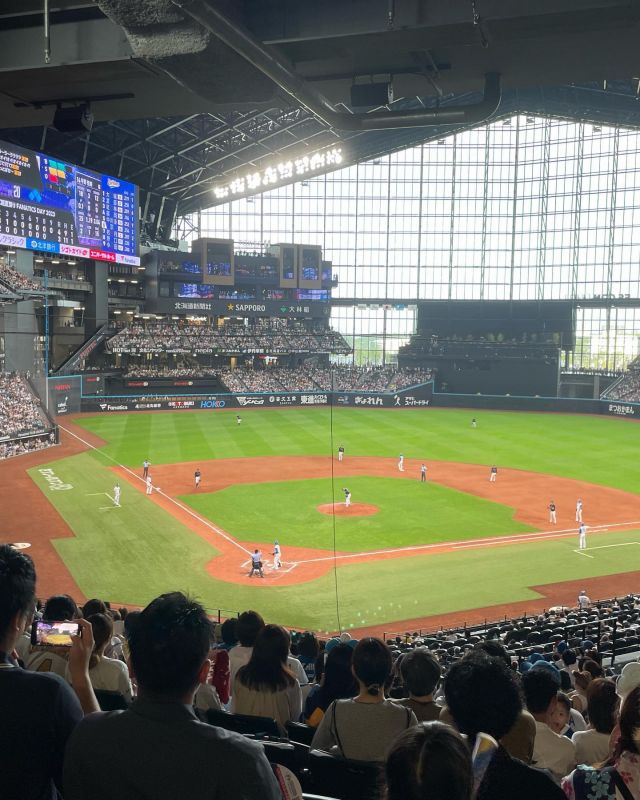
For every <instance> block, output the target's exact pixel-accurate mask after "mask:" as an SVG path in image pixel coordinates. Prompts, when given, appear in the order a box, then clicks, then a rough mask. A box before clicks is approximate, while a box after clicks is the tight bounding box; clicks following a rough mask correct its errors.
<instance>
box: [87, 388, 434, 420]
mask: <svg viewBox="0 0 640 800" xmlns="http://www.w3.org/2000/svg"><path fill="white" fill-rule="evenodd" d="M431 390H432V385H431V384H424V385H423V386H414V387H411V388H410V389H404V390H401V391H398V392H394V393H386V392H279V393H276V392H274V393H268V392H264V393H258V392H246V393H243V394H224V393H221V394H183V395H159V394H153V395H151V394H149V395H135V396H132V395H126V394H122V395H107V396H100V397H87V396H85V397H83V398H82V411H87V412H96V411H97V412H104V413H114V412H118V411H120V412H122V411H179V410H190V411H197V410H202V411H206V410H209V411H219V410H222V409H225V408H235V409H243V408H244V409H249V408H288V407H307V408H308V407H310V406H328V405H335V406H349V407H351V408H426V407H428V406H429V405H430V403H431Z"/></svg>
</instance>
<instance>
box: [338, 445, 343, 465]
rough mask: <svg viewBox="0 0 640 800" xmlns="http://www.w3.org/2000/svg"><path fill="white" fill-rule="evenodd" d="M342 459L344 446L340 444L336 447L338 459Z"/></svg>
mask: <svg viewBox="0 0 640 800" xmlns="http://www.w3.org/2000/svg"><path fill="white" fill-rule="evenodd" d="M343 459H344V447H343V446H342V445H340V447H339V448H338V461H342V460H343Z"/></svg>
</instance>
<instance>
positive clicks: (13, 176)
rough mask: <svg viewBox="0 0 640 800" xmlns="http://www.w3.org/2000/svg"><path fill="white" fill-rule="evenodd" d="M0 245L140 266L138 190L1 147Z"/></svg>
mask: <svg viewBox="0 0 640 800" xmlns="http://www.w3.org/2000/svg"><path fill="white" fill-rule="evenodd" d="M0 244H4V245H9V246H11V247H23V248H25V249H27V250H36V251H39V252H42V253H49V254H53V253H60V254H62V255H67V256H76V257H78V258H93V259H96V260H98V261H112V262H116V263H118V264H133V265H138V264H140V256H139V243H138V189H137V187H136V186H135V185H134V184H133V183H128V182H127V181H123V180H120V178H112V177H110V176H109V175H100V174H99V173H97V172H92V171H91V170H89V169H85V168H84V167H78V166H76V165H75V164H67V163H66V162H64V161H61V160H60V159H58V158H52V157H51V156H47V155H45V154H44V153H35V152H34V151H33V150H25V149H23V148H21V147H17V146H16V145H12V144H7V143H6V142H0Z"/></svg>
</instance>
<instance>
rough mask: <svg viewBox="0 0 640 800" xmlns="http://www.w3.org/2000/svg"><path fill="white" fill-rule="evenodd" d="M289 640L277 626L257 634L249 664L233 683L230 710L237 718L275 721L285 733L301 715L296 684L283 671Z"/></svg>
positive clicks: (298, 689)
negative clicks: (237, 715) (247, 717)
mask: <svg viewBox="0 0 640 800" xmlns="http://www.w3.org/2000/svg"><path fill="white" fill-rule="evenodd" d="M290 643H291V638H290V636H289V634H288V633H287V632H286V631H285V629H284V628H281V627H280V626H279V625H265V626H264V628H262V630H261V631H260V633H259V634H258V637H257V639H256V641H255V644H254V646H253V652H252V653H251V658H250V660H249V663H248V664H247V665H246V666H244V667H241V668H240V669H239V670H238V673H237V675H236V677H235V679H234V681H233V695H232V700H231V710H232V711H233V712H235V713H237V714H249V715H250V716H253V717H270V718H271V719H275V721H276V722H277V723H278V725H279V727H280V729H281V731H282V732H283V733H284V732H285V725H286V723H287V722H298V720H299V719H300V714H301V713H302V692H301V691H300V684H299V682H298V680H297V679H296V678H295V677H294V676H293V674H292V673H291V672H290V670H289V669H288V667H287V658H288V656H289V645H290Z"/></svg>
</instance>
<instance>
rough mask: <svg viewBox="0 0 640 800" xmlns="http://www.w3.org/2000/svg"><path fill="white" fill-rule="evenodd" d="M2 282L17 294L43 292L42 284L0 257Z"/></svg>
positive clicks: (0, 277) (0, 281) (0, 280)
mask: <svg viewBox="0 0 640 800" xmlns="http://www.w3.org/2000/svg"><path fill="white" fill-rule="evenodd" d="M0 284H1V285H3V286H5V287H6V288H7V289H9V290H10V291H11V292H14V293H15V294H20V293H21V292H30V291H35V292H42V284H40V283H38V282H37V281H34V280H32V279H31V278H28V277H27V276H26V275H23V274H22V273H21V272H18V271H17V270H15V269H13V267H10V266H9V265H8V264H7V262H6V261H4V260H3V259H0Z"/></svg>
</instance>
